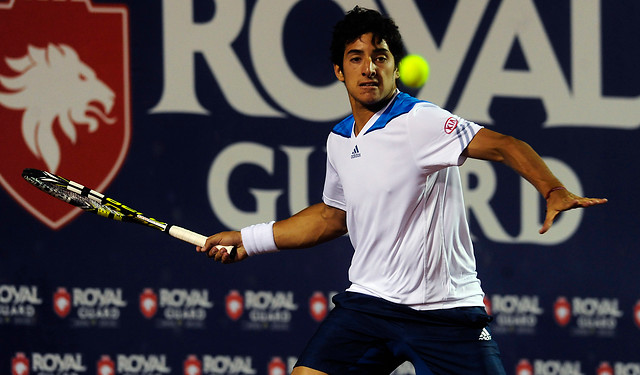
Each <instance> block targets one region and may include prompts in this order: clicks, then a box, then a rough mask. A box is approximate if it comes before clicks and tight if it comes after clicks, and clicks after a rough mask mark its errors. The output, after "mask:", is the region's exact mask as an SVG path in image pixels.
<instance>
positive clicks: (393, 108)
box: [365, 92, 427, 134]
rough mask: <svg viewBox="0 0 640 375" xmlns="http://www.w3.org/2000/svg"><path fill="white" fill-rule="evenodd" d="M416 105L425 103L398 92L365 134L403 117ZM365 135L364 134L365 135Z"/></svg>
mask: <svg viewBox="0 0 640 375" xmlns="http://www.w3.org/2000/svg"><path fill="white" fill-rule="evenodd" d="M416 103H427V102H426V101H424V100H419V99H416V98H414V97H413V96H411V95H409V94H406V93H404V92H400V93H399V94H398V96H396V98H395V99H394V100H393V103H391V105H390V106H389V107H388V108H387V110H386V111H384V113H383V114H382V115H381V116H380V117H379V118H378V120H376V122H375V124H373V126H371V127H370V128H369V130H367V133H370V132H372V131H374V130H378V129H382V128H384V127H385V126H387V124H388V123H389V121H391V120H393V119H394V118H396V117H398V116H400V115H403V114H405V113H407V112H409V111H410V110H411V108H413V106H414V105H416ZM367 133H365V134H367Z"/></svg>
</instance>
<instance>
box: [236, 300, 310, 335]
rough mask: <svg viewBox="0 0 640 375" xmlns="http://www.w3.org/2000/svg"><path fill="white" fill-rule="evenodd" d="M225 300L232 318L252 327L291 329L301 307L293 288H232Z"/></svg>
mask: <svg viewBox="0 0 640 375" xmlns="http://www.w3.org/2000/svg"><path fill="white" fill-rule="evenodd" d="M225 301H226V312H227V316H228V317H229V319H231V320H232V321H237V322H239V323H240V326H241V327H242V329H244V330H249V331H264V330H267V331H288V330H290V328H291V322H292V319H293V314H294V313H295V312H296V311H297V310H298V304H297V303H296V302H295V296H294V292H293V291H280V290H278V291H272V290H245V291H244V293H243V294H241V293H240V292H239V291H237V290H231V291H229V293H228V294H227V296H226V299H225Z"/></svg>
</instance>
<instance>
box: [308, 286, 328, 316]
mask: <svg viewBox="0 0 640 375" xmlns="http://www.w3.org/2000/svg"><path fill="white" fill-rule="evenodd" d="M327 310H328V307H327V298H326V297H325V296H324V294H322V293H321V292H315V293H313V295H312V296H311V298H309V312H310V313H311V317H312V318H313V319H314V320H315V321H316V322H321V321H323V320H324V318H325V317H326V316H327Z"/></svg>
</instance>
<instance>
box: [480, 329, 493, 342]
mask: <svg viewBox="0 0 640 375" xmlns="http://www.w3.org/2000/svg"><path fill="white" fill-rule="evenodd" d="M478 340H479V341H491V334H490V333H489V331H488V330H487V329H486V328H483V329H482V332H480V337H479V338H478Z"/></svg>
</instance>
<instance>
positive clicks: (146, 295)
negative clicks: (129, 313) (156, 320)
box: [140, 288, 158, 319]
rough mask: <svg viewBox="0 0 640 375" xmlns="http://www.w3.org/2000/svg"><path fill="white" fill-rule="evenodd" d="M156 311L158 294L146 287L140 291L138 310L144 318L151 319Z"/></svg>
mask: <svg viewBox="0 0 640 375" xmlns="http://www.w3.org/2000/svg"><path fill="white" fill-rule="evenodd" d="M157 311H158V296H157V295H156V294H155V293H154V292H153V290H151V289H149V288H146V289H145V290H143V291H142V293H140V312H141V313H142V315H144V317H145V318H147V319H151V318H153V316H154V315H156V312H157Z"/></svg>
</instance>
